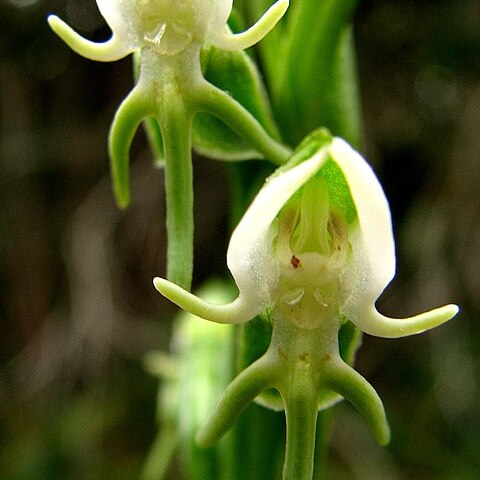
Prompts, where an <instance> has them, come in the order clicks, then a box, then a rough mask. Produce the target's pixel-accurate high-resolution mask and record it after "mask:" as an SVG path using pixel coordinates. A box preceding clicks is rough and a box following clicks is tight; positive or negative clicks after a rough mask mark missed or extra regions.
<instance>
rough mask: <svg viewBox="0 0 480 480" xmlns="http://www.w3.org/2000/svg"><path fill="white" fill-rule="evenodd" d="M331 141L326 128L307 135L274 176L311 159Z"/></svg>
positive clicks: (331, 137) (331, 138) (330, 135)
mask: <svg viewBox="0 0 480 480" xmlns="http://www.w3.org/2000/svg"><path fill="white" fill-rule="evenodd" d="M332 140H333V136H332V134H331V133H330V131H329V130H328V129H326V128H318V129H316V130H314V131H313V132H311V133H310V134H308V135H307V136H306V137H305V138H304V139H303V140H302V141H301V142H300V144H299V145H298V147H297V148H296V149H295V150H294V151H293V153H292V155H291V156H290V158H289V159H288V162H287V163H285V165H282V166H281V167H280V168H278V169H277V170H276V171H275V173H274V175H276V174H278V173H281V172H285V171H288V170H291V169H292V168H294V167H296V166H297V165H299V164H300V163H302V162H304V161H305V160H308V159H309V158H311V157H312V156H313V155H315V153H317V152H318V151H319V150H320V149H321V148H323V147H326V146H328V145H329V144H330V143H331V141H332Z"/></svg>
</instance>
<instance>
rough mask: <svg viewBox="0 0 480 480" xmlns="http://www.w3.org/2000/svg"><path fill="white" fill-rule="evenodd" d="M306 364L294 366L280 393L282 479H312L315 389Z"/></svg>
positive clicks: (315, 415) (315, 421)
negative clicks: (283, 449) (283, 432)
mask: <svg viewBox="0 0 480 480" xmlns="http://www.w3.org/2000/svg"><path fill="white" fill-rule="evenodd" d="M312 380H313V378H312V374H311V371H310V366H309V365H308V364H303V363H298V364H297V365H296V366H295V372H294V378H293V380H291V381H290V382H289V385H290V388H289V389H288V391H287V392H285V393H284V394H283V397H284V403H285V415H286V420H287V445H286V452H285V464H284V466H283V480H312V476H313V467H314V458H315V431H316V427H317V415H318V402H317V389H316V385H315V384H314V382H313V381H312Z"/></svg>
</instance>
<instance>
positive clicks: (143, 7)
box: [48, 0, 289, 62]
mask: <svg viewBox="0 0 480 480" xmlns="http://www.w3.org/2000/svg"><path fill="white" fill-rule="evenodd" d="M232 4H233V1H232V0H97V5H98V9H99V10H100V12H101V14H102V15H103V17H104V18H105V20H106V22H107V24H108V25H109V27H110V29H111V30H112V37H111V38H110V39H109V40H108V41H106V42H103V43H96V42H92V41H90V40H87V39H85V38H83V37H81V36H80V35H79V34H77V33H76V32H75V31H74V30H72V28H71V27H69V26H68V25H67V24H66V23H65V22H64V21H63V20H61V19H60V18H58V17H57V16H55V15H50V16H49V18H48V22H49V23H50V26H51V27H52V29H53V30H54V31H55V33H57V35H58V36H59V37H60V38H61V39H62V40H63V41H64V42H65V43H66V44H67V45H69V46H70V48H71V49H72V50H74V51H75V52H77V53H78V54H80V55H82V56H84V57H86V58H89V59H91V60H97V61H103V62H112V61H115V60H119V59H121V58H123V57H126V56H127V55H129V54H130V53H133V52H135V51H136V50H139V49H142V48H144V47H150V48H153V49H154V50H155V51H156V52H157V53H159V54H161V55H176V54H178V53H179V52H181V51H183V50H184V49H185V48H187V47H188V45H189V44H190V43H192V42H194V43H201V44H204V43H209V44H213V45H215V46H216V47H218V48H221V49H223V50H243V49H245V48H248V47H251V46H252V45H254V44H255V43H257V42H259V41H260V40H261V39H262V38H263V37H264V36H265V35H266V34H267V33H268V32H269V31H270V30H271V29H272V28H273V27H274V26H275V25H276V23H277V22H278V21H279V20H280V18H281V17H282V16H283V14H284V13H285V11H286V10H287V8H288V4H289V2H288V0H278V1H277V2H276V3H275V4H274V5H272V6H271V7H270V8H269V9H268V10H267V12H266V13H265V14H264V15H263V16H262V17H261V18H260V20H259V21H258V22H257V23H256V24H255V25H253V26H252V27H250V28H249V29H248V30H246V31H245V32H243V33H238V34H232V33H231V32H229V31H228V29H227V28H226V23H227V20H228V17H229V15H230V12H231V10H232Z"/></svg>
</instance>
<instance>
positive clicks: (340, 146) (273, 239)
mask: <svg viewBox="0 0 480 480" xmlns="http://www.w3.org/2000/svg"><path fill="white" fill-rule="evenodd" d="M280 170H281V171H280V173H278V174H275V175H273V176H272V177H271V178H269V179H268V181H267V182H266V184H265V186H264V187H263V189H262V190H261V191H260V192H259V194H258V195H257V197H256V198H255V200H254V201H253V203H252V205H251V206H250V208H249V209H248V211H247V212H246V213H245V215H244V217H243V219H242V220H241V221H240V223H239V225H238V226H237V228H236V229H235V231H234V232H233V234H232V237H231V240H230V244H229V248H228V252H227V264H228V268H229V269H230V272H231V273H232V276H233V278H234V280H235V282H236V284H237V286H238V289H239V295H238V297H237V299H236V300H235V301H234V302H232V303H230V304H227V305H214V304H211V303H207V302H204V301H203V300H201V299H199V298H198V297H195V296H194V295H192V294H191V293H189V292H186V291H184V290H183V289H181V288H179V287H177V286H176V285H174V284H173V283H171V282H168V281H166V280H163V279H161V278H156V279H155V280H154V283H155V287H156V288H157V289H158V290H159V291H160V293H162V294H163V295H164V296H166V297H167V298H169V299H170V300H172V301H173V302H175V303H177V305H179V306H181V307H182V308H184V309H186V310H188V311H190V312H192V313H194V314H195V315H198V316H200V317H202V318H205V319H207V320H211V321H214V322H220V323H242V322H246V321H248V320H250V319H252V318H253V317H254V316H256V315H258V314H260V313H262V312H263V311H265V310H266V309H267V308H269V307H272V306H274V305H276V304H282V303H285V304H288V303H291V304H292V305H297V307H296V308H295V309H294V310H295V316H294V317H292V321H294V322H296V323H297V324H298V325H302V326H304V327H305V328H308V329H310V328H315V327H316V326H317V324H318V323H319V322H321V321H325V320H324V319H323V317H325V316H326V315H327V314H325V313H323V314H322V311H324V312H328V314H333V313H334V312H337V315H340V316H342V317H345V318H348V319H349V320H351V321H352V322H353V323H354V324H355V325H356V326H357V327H358V328H360V329H361V330H363V331H364V332H366V333H368V334H370V335H375V336H379V337H387V338H396V337H403V336H407V335H413V334H417V333H421V332H423V331H425V330H428V329H430V328H433V327H436V326H437V325H440V324H442V323H444V322H446V321H447V320H449V319H450V318H452V317H453V316H454V315H455V314H456V313H457V311H458V307H457V306H455V305H447V306H444V307H441V308H437V309H435V310H431V311H429V312H426V313H422V314H420V315H416V316H414V317H410V318H401V319H397V318H388V317H386V316H384V315H382V314H380V313H379V312H378V311H377V309H376V307H375V302H376V300H377V298H378V297H379V296H380V294H381V293H382V292H383V290H384V289H385V288H386V286H387V285H388V284H389V283H390V281H391V280H392V279H393V277H394V275H395V246H394V239H393V232H392V223H391V217H390V209H389V205H388V202H387V199H386V198H385V194H384V193H383V190H382V187H381V185H380V183H379V182H378V180H377V178H376V176H375V174H374V173H373V171H372V169H371V168H370V167H369V166H368V164H367V163H366V162H365V160H364V159H363V158H362V157H361V156H360V155H359V154H358V153H357V152H356V151H354V150H353V149H352V148H351V147H350V146H349V145H348V144H347V143H346V142H345V141H343V140H342V139H340V138H335V139H333V141H332V142H331V144H330V145H328V146H325V147H323V148H321V149H320V150H319V151H318V152H316V153H315V154H314V155H313V156H312V157H311V158H310V159H308V160H306V161H304V162H303V163H301V164H299V165H298V166H296V167H294V168H292V169H290V170H285V169H280ZM330 170H331V171H332V172H334V173H330ZM334 174H335V175H336V176H337V177H338V178H336V179H335V182H336V183H337V185H334V186H332V185H329V177H328V176H329V175H334ZM340 177H343V179H341V180H340V179H339V178H340ZM339 182H342V183H343V182H344V184H343V187H342V186H341V185H340V186H339V185H338V183H339ZM346 187H347V188H348V196H349V197H350V198H348V197H345V198H343V199H342V200H343V201H345V200H346V201H347V203H348V204H350V205H347V207H348V208H347V209H346V210H345V206H343V207H342V206H341V205H338V204H337V202H339V201H340V199H338V198H335V197H336V196H339V195H340V194H342V195H344V196H345V193H346V191H343V192H340V190H339V188H346ZM342 208H343V209H344V210H345V211H343V212H342ZM310 295H312V296H313V298H310V299H308V297H309V296H310ZM297 297H298V298H297ZM307 304H308V306H309V308H307V309H305V308H304V307H306V306H307ZM316 309H317V310H318V311H316ZM310 313H313V314H314V318H310V317H309V316H308V315H309V314H310Z"/></svg>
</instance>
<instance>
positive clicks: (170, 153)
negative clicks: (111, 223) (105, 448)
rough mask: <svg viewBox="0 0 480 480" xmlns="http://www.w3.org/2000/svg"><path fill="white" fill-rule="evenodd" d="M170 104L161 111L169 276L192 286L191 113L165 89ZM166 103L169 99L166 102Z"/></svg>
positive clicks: (174, 94) (186, 287)
mask: <svg viewBox="0 0 480 480" xmlns="http://www.w3.org/2000/svg"><path fill="white" fill-rule="evenodd" d="M163 93H164V95H165V96H164V98H167V99H168V107H167V105H165V107H166V109H165V111H162V112H160V113H159V122H160V128H161V129H162V134H163V141H164V146H165V162H166V168H165V195H166V210H167V212H166V213H167V215H166V216H167V222H166V223H167V240H168V243H167V278H168V279H169V280H170V281H172V282H174V283H176V284H177V285H179V286H181V287H182V288H184V289H186V290H190V287H191V283H192V275H193V224H194V223H193V172H192V158H191V144H192V140H191V129H192V115H191V113H190V112H189V111H188V108H187V107H186V105H185V103H184V101H183V97H181V96H179V95H178V94H177V92H174V91H172V92H163ZM165 103H166V102H165Z"/></svg>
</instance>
